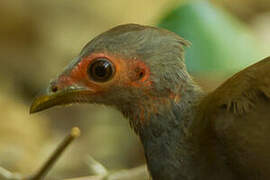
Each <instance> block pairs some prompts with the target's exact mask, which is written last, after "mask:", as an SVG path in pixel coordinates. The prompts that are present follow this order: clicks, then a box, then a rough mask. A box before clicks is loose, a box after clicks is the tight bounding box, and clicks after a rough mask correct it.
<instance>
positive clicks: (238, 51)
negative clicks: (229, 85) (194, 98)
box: [159, 0, 266, 75]
mask: <svg viewBox="0 0 270 180" xmlns="http://www.w3.org/2000/svg"><path fill="white" fill-rule="evenodd" d="M159 26H160V27H163V28H167V29H169V30H171V31H174V32H176V33H178V34H179V35H180V36H182V37H184V38H185V39H187V40H189V41H191V42H192V46H191V48H187V49H186V59H187V61H186V63H187V67H188V69H189V71H190V72H192V73H195V74H196V73H197V74H198V73H199V74H205V73H215V74H218V75H220V74H225V75H227V74H228V73H229V74H230V73H232V72H236V71H238V70H240V69H242V68H243V67H245V66H247V65H250V64H251V63H252V62H255V61H258V60H260V59H262V58H263V57H264V56H266V53H263V52H262V50H261V49H262V48H261V44H260V43H259V42H258V41H257V40H256V39H255V37H254V35H253V34H252V33H251V32H250V31H249V30H248V28H247V27H246V26H245V25H244V24H243V23H241V22H239V21H238V20H237V18H234V17H233V16H232V15H230V14H229V13H227V12H226V11H225V10H224V9H222V8H220V7H217V6H216V5H214V4H211V3H210V2H209V1H206V0H205V1H189V2H186V3H184V4H181V5H180V6H179V7H177V8H175V9H174V10H173V11H171V12H169V13H168V15H166V16H165V17H164V18H163V19H162V20H161V22H160V24H159Z"/></svg>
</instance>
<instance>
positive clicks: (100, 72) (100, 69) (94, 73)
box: [87, 57, 115, 82]
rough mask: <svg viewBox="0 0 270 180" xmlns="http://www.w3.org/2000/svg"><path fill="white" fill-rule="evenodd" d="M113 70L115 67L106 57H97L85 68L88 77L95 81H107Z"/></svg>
mask: <svg viewBox="0 0 270 180" xmlns="http://www.w3.org/2000/svg"><path fill="white" fill-rule="evenodd" d="M114 72H115V67H114V65H113V64H112V62H111V61H110V60H108V59H107V58H104V57H102V58H97V59H95V60H93V61H92V62H91V63H90V64H89V66H88V69H87V74H88V76H89V78H90V79H92V80H94V81H96V82H106V81H109V80H110V79H111V78H112V77H113V75H114Z"/></svg>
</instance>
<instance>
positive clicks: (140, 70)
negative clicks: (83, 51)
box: [57, 53, 152, 93]
mask: <svg viewBox="0 0 270 180" xmlns="http://www.w3.org/2000/svg"><path fill="white" fill-rule="evenodd" d="M97 58H106V59H108V60H110V61H111V63H112V64H113V65H114V75H113V77H112V78H111V79H110V80H108V81H106V82H96V81H94V80H92V79H91V77H89V75H88V74H87V69H88V68H89V64H91V62H93V61H94V60H96V59H97ZM140 76H141V77H140ZM149 77H150V69H149V68H148V67H147V65H146V64H145V63H144V62H143V61H140V60H138V59H135V58H134V59H132V60H125V59H123V58H121V57H119V56H115V55H110V54H108V53H92V54H91V55H90V56H86V57H84V58H83V59H81V60H80V62H78V63H77V64H76V65H75V66H74V67H72V69H71V71H70V72H69V73H63V74H62V75H60V76H59V77H58V80H57V87H58V88H59V89H62V88H64V87H67V86H69V85H74V84H77V85H83V86H84V87H89V88H90V89H91V90H93V91H94V92H95V93H100V92H104V91H106V90H107V89H108V88H110V86H111V85H112V84H120V85H122V86H126V87H137V88H140V87H149V86H151V84H152V82H151V81H150V78H149Z"/></svg>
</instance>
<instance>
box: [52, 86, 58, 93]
mask: <svg viewBox="0 0 270 180" xmlns="http://www.w3.org/2000/svg"><path fill="white" fill-rule="evenodd" d="M51 90H52V92H54V93H55V92H57V91H58V87H57V86H56V85H52V87H51Z"/></svg>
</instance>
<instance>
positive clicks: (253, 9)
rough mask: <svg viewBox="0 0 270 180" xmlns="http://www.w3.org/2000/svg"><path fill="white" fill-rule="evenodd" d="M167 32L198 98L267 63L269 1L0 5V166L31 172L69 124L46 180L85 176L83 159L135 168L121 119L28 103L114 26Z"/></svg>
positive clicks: (139, 153) (10, 1) (87, 109)
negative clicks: (33, 109)
mask: <svg viewBox="0 0 270 180" xmlns="http://www.w3.org/2000/svg"><path fill="white" fill-rule="evenodd" d="M124 23H139V24H147V25H155V26H160V27H164V28H167V29H170V30H171V31H174V32H176V33H178V34H179V35H181V36H182V37H184V38H185V39H187V40H189V41H191V42H192V46H191V47H190V48H187V49H186V62H187V66H188V70H189V72H190V73H191V74H192V75H193V76H194V78H195V79H196V80H197V81H199V83H200V84H201V85H202V86H203V87H204V88H205V89H206V90H207V91H211V90H213V89H214V88H215V87H216V86H217V85H219V84H220V83H221V82H222V81H224V79H226V78H227V77H228V76H230V75H232V74H233V73H235V72H237V71H239V70H240V69H242V68H243V67H246V66H247V65H250V64H252V63H254V62H256V61H258V60H260V59H262V58H263V57H266V56H269V55H270V45H269V44H270V1H269V0H219V1H218V2H217V1H214V0H213V1H207V0H201V1H199V0H197V1H190V0H189V1H184V0H148V1H145V0H136V1H126V0H111V1H100V0H91V1H90V0H80V1H75V0H58V1H54V0H39V1H36V0H1V1H0V80H1V83H0V115H1V121H0V166H1V167H5V168H7V169H9V170H11V171H13V172H19V173H22V174H29V173H31V172H33V171H35V170H36V169H37V168H38V167H39V166H40V165H41V164H42V163H43V162H44V160H45V159H46V158H47V157H48V156H49V154H50V153H51V152H52V151H53V149H54V148H55V146H56V145H57V144H58V143H59V142H60V141H61V139H62V138H63V137H64V135H65V134H66V133H68V132H69V130H70V128H71V127H72V126H78V127H80V128H81V130H82V136H81V137H80V138H79V139H78V140H76V142H75V143H74V144H73V145H72V146H71V147H70V148H69V149H68V150H67V152H65V153H64V155H63V156H62V157H61V158H60V159H59V161H58V162H57V164H56V166H55V168H54V169H53V170H52V171H51V172H50V174H49V177H48V179H54V178H55V179H61V178H67V177H69V178H70V177H78V176H86V175H91V172H90V171H89V167H88V162H87V161H88V159H89V158H88V156H89V155H90V156H92V157H93V158H95V159H96V160H97V161H99V162H101V163H102V164H103V165H104V166H105V167H107V168H108V169H109V170H112V171H114V170H118V169H123V168H132V167H136V166H138V165H140V164H143V163H144V157H143V150H142V147H141V144H140V142H139V139H138V138H137V137H136V136H135V135H134V133H133V132H132V131H131V129H130V128H129V125H128V121H127V120H126V119H124V118H123V117H122V115H121V114H120V113H119V112H117V111H116V110H114V109H110V108H106V107H103V106H93V105H74V106H71V107H66V108H54V109H50V110H48V111H45V112H41V113H38V114H34V115H29V106H30V104H31V101H32V99H33V97H34V96H35V95H36V94H37V93H38V92H39V91H40V90H42V89H44V88H46V86H47V85H48V82H49V80H50V79H51V78H53V77H54V76H55V75H56V74H57V73H59V72H61V71H62V69H63V67H64V66H65V65H67V64H68V63H69V61H70V60H71V59H72V58H73V57H75V56H76V55H77V54H78V53H79V52H80V49H81V48H82V47H83V46H84V45H85V44H86V43H87V42H88V41H89V40H91V39H92V38H93V37H94V36H96V35H97V34H99V33H101V32H103V31H105V30H107V29H109V28H111V27H113V26H116V25H119V24H124Z"/></svg>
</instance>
